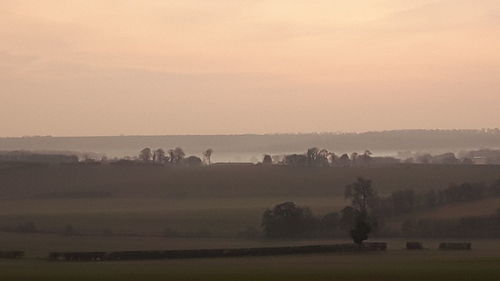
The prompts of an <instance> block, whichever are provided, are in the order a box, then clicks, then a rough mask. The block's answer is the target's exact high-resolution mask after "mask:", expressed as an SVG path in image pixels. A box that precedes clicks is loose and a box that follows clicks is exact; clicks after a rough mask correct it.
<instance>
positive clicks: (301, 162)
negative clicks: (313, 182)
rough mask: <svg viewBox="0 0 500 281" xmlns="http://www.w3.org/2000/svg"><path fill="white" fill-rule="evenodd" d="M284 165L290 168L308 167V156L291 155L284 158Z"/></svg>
mask: <svg viewBox="0 0 500 281" xmlns="http://www.w3.org/2000/svg"><path fill="white" fill-rule="evenodd" d="M283 164H285V165H289V166H306V165H307V156H305V155H302V154H290V155H286V156H285V157H284V158H283Z"/></svg>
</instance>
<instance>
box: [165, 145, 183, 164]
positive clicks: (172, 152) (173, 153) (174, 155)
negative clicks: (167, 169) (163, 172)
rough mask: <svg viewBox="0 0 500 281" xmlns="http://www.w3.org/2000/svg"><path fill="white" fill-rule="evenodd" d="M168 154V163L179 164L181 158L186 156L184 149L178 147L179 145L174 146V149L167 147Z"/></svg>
mask: <svg viewBox="0 0 500 281" xmlns="http://www.w3.org/2000/svg"><path fill="white" fill-rule="evenodd" d="M168 154H169V159H170V163H172V164H180V163H181V162H182V160H183V159H184V157H185V156H186V154H185V153H184V150H182V148H180V147H176V148H174V149H169V150H168Z"/></svg>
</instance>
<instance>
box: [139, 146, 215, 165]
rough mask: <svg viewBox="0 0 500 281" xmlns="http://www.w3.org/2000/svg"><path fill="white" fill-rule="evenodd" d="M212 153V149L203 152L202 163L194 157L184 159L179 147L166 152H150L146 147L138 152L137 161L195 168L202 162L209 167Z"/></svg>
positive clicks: (159, 150) (184, 155) (159, 149)
mask: <svg viewBox="0 0 500 281" xmlns="http://www.w3.org/2000/svg"><path fill="white" fill-rule="evenodd" d="M212 153H213V150H212V149H207V150H206V151H204V152H203V158H204V160H205V161H202V159H201V158H200V157H197V156H194V155H192V156H187V157H186V153H185V152H184V150H183V149H182V148H180V147H176V148H173V149H169V150H167V151H166V152H165V150H163V149H161V148H158V149H156V150H152V149H151V148H149V147H146V148H143V149H142V150H141V151H140V152H139V155H138V157H137V159H138V161H139V162H141V163H144V164H158V165H176V166H188V167H196V166H201V165H202V164H203V162H205V163H206V164H208V165H209V164H210V163H211V157H212Z"/></svg>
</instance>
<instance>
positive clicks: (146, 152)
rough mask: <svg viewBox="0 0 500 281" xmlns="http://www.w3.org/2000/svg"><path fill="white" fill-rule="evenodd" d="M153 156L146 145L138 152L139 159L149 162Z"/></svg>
mask: <svg viewBox="0 0 500 281" xmlns="http://www.w3.org/2000/svg"><path fill="white" fill-rule="evenodd" d="M152 157H153V154H152V152H151V148H149V147H146V148H144V149H143V150H141V152H140V153H139V160H141V161H143V162H150V161H151V159H152Z"/></svg>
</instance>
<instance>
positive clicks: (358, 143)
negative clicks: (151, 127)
mask: <svg viewBox="0 0 500 281" xmlns="http://www.w3.org/2000/svg"><path fill="white" fill-rule="evenodd" d="M177 146H181V147H182V148H184V150H185V151H186V153H188V154H197V153H200V152H201V151H204V150H205V149H206V148H207V147H211V148H213V149H214V151H217V153H218V154H219V156H220V155H222V154H224V153H261V154H264V153H269V154H283V153H296V152H300V151H304V150H306V149H308V148H310V147H321V148H325V149H327V150H329V151H335V152H337V153H348V152H352V151H364V150H370V151H371V152H373V153H374V154H383V153H387V152H390V153H391V155H392V154H396V153H397V152H405V151H411V152H429V153H443V152H460V151H461V150H464V149H465V150H470V149H479V148H500V130H499V129H487V130H398V131H383V132H365V133H315V134H269V135H252V134H248V135H203V136H197V135H185V136H110V137H50V136H37V137H22V138H0V151H11V150H31V151H35V150H36V151H54V150H58V151H59V150H61V151H76V152H81V153H83V152H86V153H89V152H94V153H98V154H101V155H106V156H108V157H123V156H126V155H135V154H136V152H137V151H139V150H140V149H142V148H144V147H177Z"/></svg>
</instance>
